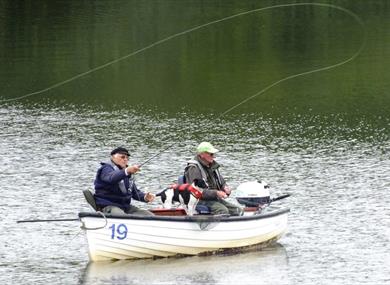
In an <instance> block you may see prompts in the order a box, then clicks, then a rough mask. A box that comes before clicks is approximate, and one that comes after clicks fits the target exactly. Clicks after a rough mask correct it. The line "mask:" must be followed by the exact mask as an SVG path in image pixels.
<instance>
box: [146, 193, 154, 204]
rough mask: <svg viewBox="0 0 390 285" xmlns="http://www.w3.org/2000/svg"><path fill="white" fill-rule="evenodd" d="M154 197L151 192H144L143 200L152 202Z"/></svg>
mask: <svg viewBox="0 0 390 285" xmlns="http://www.w3.org/2000/svg"><path fill="white" fill-rule="evenodd" d="M154 198H156V195H154V194H153V193H150V192H148V193H146V194H145V197H144V199H145V201H146V202H148V203H149V202H152V201H153V200H154Z"/></svg>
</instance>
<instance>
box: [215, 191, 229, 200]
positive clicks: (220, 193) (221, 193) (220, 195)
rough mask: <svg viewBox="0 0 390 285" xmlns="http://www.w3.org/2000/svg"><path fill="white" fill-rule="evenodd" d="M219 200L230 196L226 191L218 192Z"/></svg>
mask: <svg viewBox="0 0 390 285" xmlns="http://www.w3.org/2000/svg"><path fill="white" fill-rule="evenodd" d="M217 196H218V198H221V199H225V198H226V197H227V196H228V195H227V194H226V193H225V192H224V191H217Z"/></svg>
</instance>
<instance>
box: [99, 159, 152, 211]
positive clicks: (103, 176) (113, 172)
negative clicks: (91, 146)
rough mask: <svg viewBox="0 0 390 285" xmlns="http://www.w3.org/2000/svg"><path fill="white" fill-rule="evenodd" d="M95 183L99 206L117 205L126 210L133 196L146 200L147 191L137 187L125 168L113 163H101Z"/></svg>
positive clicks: (136, 198)
mask: <svg viewBox="0 0 390 285" xmlns="http://www.w3.org/2000/svg"><path fill="white" fill-rule="evenodd" d="M120 184H122V186H121V185H120ZM94 185H95V195H94V196H95V200H96V205H97V206H98V207H99V208H104V207H105V206H116V207H119V208H121V209H123V210H125V211H126V210H128V209H129V208H130V203H131V198H134V199H135V200H138V201H142V202H145V199H144V197H145V193H144V192H142V191H140V190H139V189H138V188H137V186H136V185H135V182H134V180H133V177H132V176H131V175H130V176H127V175H126V173H125V170H124V169H120V168H119V167H118V166H116V165H115V164H113V163H104V162H102V163H101V167H100V168H99V169H98V171H97V173H96V178H95V182H94Z"/></svg>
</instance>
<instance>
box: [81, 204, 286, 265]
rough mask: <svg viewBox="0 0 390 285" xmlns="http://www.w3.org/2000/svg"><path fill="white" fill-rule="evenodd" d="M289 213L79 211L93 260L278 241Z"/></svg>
mask: <svg viewBox="0 0 390 285" xmlns="http://www.w3.org/2000/svg"><path fill="white" fill-rule="evenodd" d="M288 212H289V210H288V209H283V210H278V211H273V212H270V213H266V214H260V215H252V216H241V217H220V216H178V217H169V216H153V217H150V216H109V215H107V216H106V217H103V216H102V215H101V214H98V213H80V214H79V217H80V220H81V222H82V227H83V228H84V229H85V231H86V237H87V241H88V247H89V256H90V259H91V260H92V261H104V260H116V259H137V258H156V257H169V256H175V255H198V254H202V253H208V252H215V251H220V250H228V249H238V248H243V247H250V246H253V245H259V244H263V243H268V242H270V241H274V240H277V239H278V238H279V237H280V236H281V235H282V234H283V233H284V232H285V231H286V229H287V216H288Z"/></svg>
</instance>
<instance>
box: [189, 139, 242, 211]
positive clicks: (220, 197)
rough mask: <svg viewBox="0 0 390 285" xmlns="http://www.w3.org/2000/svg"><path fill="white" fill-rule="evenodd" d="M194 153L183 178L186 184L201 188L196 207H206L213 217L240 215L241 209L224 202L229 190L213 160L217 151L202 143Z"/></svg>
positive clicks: (217, 165)
mask: <svg viewBox="0 0 390 285" xmlns="http://www.w3.org/2000/svg"><path fill="white" fill-rule="evenodd" d="M196 151H197V155H196V156H195V158H194V159H192V160H190V161H188V162H187V167H186V168H185V171H184V176H185V181H186V183H189V184H192V183H193V182H194V181H195V182H196V183H195V184H197V186H198V187H201V188H203V192H202V198H201V199H200V201H199V202H198V205H204V206H207V207H208V208H209V209H210V211H211V214H214V215H221V214H230V215H232V216H240V215H242V214H243V209H241V208H240V207H239V206H236V205H234V204H232V203H229V202H227V201H225V200H224V199H225V198H227V197H228V196H229V195H230V192H231V190H230V189H229V187H228V186H227V185H226V182H225V179H223V177H222V175H221V174H220V173H219V164H218V163H217V162H216V161H215V160H214V156H215V153H216V152H218V150H217V149H216V148H214V147H213V146H212V145H211V144H210V143H208V142H202V143H201V144H199V146H198V147H197V149H196Z"/></svg>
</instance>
